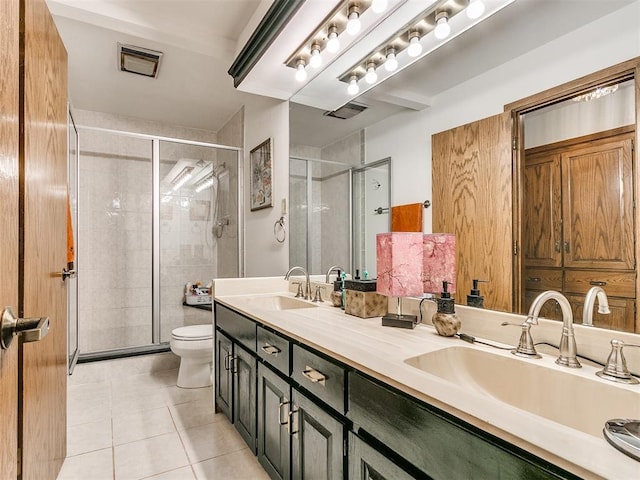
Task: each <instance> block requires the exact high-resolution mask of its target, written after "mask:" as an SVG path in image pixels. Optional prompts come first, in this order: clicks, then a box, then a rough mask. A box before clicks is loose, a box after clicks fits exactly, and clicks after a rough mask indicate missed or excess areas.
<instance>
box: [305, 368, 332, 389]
mask: <svg viewBox="0 0 640 480" xmlns="http://www.w3.org/2000/svg"><path fill="white" fill-rule="evenodd" d="M302 375H304V376H305V377H306V378H307V379H309V381H311V382H313V383H319V384H320V385H322V386H323V387H324V384H325V382H326V380H327V377H326V375H324V374H323V373H322V372H319V371H318V370H314V369H313V368H311V367H310V366H308V365H307V366H306V367H304V370H303V371H302Z"/></svg>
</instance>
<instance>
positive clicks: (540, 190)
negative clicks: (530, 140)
mask: <svg viewBox="0 0 640 480" xmlns="http://www.w3.org/2000/svg"><path fill="white" fill-rule="evenodd" d="M560 172H561V169H560V155H559V154H557V153H551V154H550V153H542V154H538V155H532V156H527V157H526V160H525V167H524V182H523V190H524V193H523V201H522V221H523V225H522V232H523V233H522V243H523V245H522V248H523V254H524V264H525V266H526V267H562V179H561V177H560Z"/></svg>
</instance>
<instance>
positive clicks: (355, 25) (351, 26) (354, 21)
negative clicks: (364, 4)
mask: <svg viewBox="0 0 640 480" xmlns="http://www.w3.org/2000/svg"><path fill="white" fill-rule="evenodd" d="M347 19H348V20H347V29H346V30H347V33H348V34H349V35H356V34H357V33H358V32H359V31H360V8H359V7H358V5H356V4H355V3H354V4H352V5H350V6H349V14H348V15H347Z"/></svg>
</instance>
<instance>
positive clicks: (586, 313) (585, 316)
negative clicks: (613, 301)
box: [582, 287, 611, 326]
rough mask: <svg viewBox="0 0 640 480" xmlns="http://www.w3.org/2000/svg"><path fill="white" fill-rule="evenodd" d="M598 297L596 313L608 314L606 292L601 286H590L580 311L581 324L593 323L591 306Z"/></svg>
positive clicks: (609, 311)
mask: <svg viewBox="0 0 640 480" xmlns="http://www.w3.org/2000/svg"><path fill="white" fill-rule="evenodd" d="M596 298H597V299H598V313H603V314H605V315H606V314H609V313H611V310H609V300H608V299H607V294H606V292H605V291H604V290H603V289H602V287H591V288H590V289H589V291H588V292H587V296H586V297H585V299H584V308H583V311H582V325H589V326H591V325H593V307H594V305H595V302H596Z"/></svg>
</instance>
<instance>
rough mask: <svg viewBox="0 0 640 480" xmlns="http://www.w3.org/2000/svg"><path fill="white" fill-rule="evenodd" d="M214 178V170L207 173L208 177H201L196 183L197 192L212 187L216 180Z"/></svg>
mask: <svg viewBox="0 0 640 480" xmlns="http://www.w3.org/2000/svg"><path fill="white" fill-rule="evenodd" d="M213 178H214V176H213V172H212V173H210V174H209V175H207V176H206V177H204V178H203V179H201V180H200V181H199V182H198V183H197V184H196V192H197V193H200V192H201V191H202V190H204V189H205V188H209V187H211V186H212V185H213V182H214V180H213Z"/></svg>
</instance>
